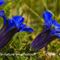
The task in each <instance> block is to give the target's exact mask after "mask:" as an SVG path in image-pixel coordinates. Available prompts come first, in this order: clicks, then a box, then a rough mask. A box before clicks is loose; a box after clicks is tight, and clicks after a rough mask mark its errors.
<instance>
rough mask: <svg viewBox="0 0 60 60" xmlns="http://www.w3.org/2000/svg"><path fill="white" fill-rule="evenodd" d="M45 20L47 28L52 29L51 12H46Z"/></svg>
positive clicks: (44, 14)
mask: <svg viewBox="0 0 60 60" xmlns="http://www.w3.org/2000/svg"><path fill="white" fill-rule="evenodd" d="M43 18H44V21H45V25H46V27H48V28H50V27H51V25H52V13H51V12H50V11H45V12H44V13H43Z"/></svg>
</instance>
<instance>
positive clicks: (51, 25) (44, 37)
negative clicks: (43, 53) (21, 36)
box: [31, 11, 60, 51]
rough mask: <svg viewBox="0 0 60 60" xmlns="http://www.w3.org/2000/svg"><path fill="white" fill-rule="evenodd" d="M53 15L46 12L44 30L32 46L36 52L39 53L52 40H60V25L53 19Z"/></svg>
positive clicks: (44, 14)
mask: <svg viewBox="0 0 60 60" xmlns="http://www.w3.org/2000/svg"><path fill="white" fill-rule="evenodd" d="M52 16H53V13H52V12H50V11H44V13H43V19H44V28H43V31H42V32H41V33H39V34H38V36H37V37H36V38H35V39H34V41H33V42H32V44H31V47H32V48H34V49H35V50H36V51H39V50H40V49H41V48H43V47H45V46H47V44H48V43H50V42H51V41H52V40H54V39H56V38H60V24H59V23H58V22H57V21H56V20H55V19H53V17H52Z"/></svg>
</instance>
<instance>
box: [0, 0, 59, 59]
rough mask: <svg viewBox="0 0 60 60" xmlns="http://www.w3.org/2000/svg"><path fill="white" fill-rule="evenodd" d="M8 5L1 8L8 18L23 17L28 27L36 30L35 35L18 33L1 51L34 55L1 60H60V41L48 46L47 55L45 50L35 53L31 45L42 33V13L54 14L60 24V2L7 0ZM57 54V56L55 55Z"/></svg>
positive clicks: (1, 21) (0, 57)
mask: <svg viewBox="0 0 60 60" xmlns="http://www.w3.org/2000/svg"><path fill="white" fill-rule="evenodd" d="M5 1H6V4H5V5H3V6H2V7H0V10H2V9H4V11H5V13H6V16H7V17H8V18H11V17H12V16H15V15H21V16H23V17H24V18H25V22H24V23H26V24H27V25H28V26H30V27H32V28H33V29H34V32H33V33H27V32H18V33H17V34H16V35H14V37H13V38H12V39H11V41H10V42H9V43H8V44H7V45H6V46H5V47H4V48H3V49H2V50H1V51H0V52H1V53H17V54H23V53H25V54H32V55H24V54H23V55H17V56H16V55H14V56H0V60H60V55H59V54H60V40H59V39H56V40H54V41H52V42H51V43H50V44H49V45H48V49H47V53H48V54H49V55H47V54H46V50H45V48H43V49H41V50H40V51H39V52H34V51H33V50H32V49H31V47H30V44H31V42H32V41H33V40H34V38H35V37H36V36H37V35H38V34H39V33H40V32H41V31H42V28H43V26H42V24H43V19H42V13H43V11H44V10H46V9H48V10H51V11H52V12H53V13H54V17H55V19H57V21H58V22H60V0H5ZM2 26H3V19H2V18H0V28H1V27H2ZM54 54H55V55H54Z"/></svg>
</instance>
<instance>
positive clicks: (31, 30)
mask: <svg viewBox="0 0 60 60" xmlns="http://www.w3.org/2000/svg"><path fill="white" fill-rule="evenodd" d="M22 31H26V32H33V29H32V28H30V27H28V26H25V27H23V28H22V29H21V30H20V32H22Z"/></svg>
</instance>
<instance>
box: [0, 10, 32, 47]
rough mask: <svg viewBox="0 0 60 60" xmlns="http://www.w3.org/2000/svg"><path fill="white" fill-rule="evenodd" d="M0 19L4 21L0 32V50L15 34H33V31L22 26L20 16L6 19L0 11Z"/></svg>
mask: <svg viewBox="0 0 60 60" xmlns="http://www.w3.org/2000/svg"><path fill="white" fill-rule="evenodd" d="M0 17H2V18H3V20H4V25H3V27H2V29H1V30H0V48H3V47H4V46H5V45H6V44H7V43H8V42H9V41H10V39H11V38H12V37H13V36H14V34H15V33H17V32H23V31H26V32H33V29H32V28H30V27H29V26H27V25H26V24H24V23H23V22H24V18H23V17H22V16H13V17H12V18H10V19H8V18H7V17H6V15H5V12H4V11H3V10H1V11H0Z"/></svg>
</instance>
